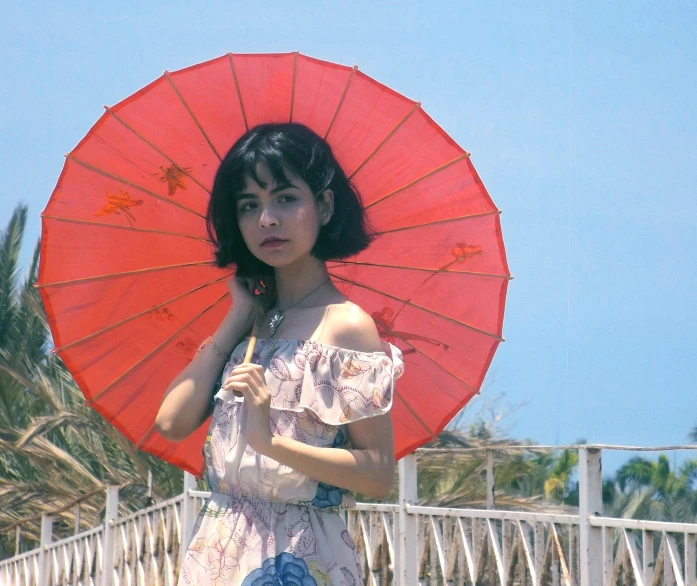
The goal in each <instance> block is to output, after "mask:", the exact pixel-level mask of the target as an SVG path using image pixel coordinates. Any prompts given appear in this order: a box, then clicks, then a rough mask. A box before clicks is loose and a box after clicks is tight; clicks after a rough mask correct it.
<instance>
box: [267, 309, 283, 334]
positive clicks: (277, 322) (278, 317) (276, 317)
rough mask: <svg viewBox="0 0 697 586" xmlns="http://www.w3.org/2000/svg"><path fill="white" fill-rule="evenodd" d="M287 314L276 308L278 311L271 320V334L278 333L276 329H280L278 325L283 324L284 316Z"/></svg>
mask: <svg viewBox="0 0 697 586" xmlns="http://www.w3.org/2000/svg"><path fill="white" fill-rule="evenodd" d="M284 317H285V315H283V314H282V313H281V310H280V309H277V310H276V313H274V314H273V317H272V318H271V321H270V322H269V335H270V336H273V335H274V334H275V333H276V330H277V329H278V326H280V325H281V322H282V321H283V318H284Z"/></svg>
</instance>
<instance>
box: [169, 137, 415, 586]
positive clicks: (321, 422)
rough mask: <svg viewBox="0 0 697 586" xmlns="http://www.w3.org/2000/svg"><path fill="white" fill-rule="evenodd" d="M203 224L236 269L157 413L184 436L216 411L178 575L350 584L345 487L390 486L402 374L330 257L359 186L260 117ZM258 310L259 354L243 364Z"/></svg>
mask: <svg viewBox="0 0 697 586" xmlns="http://www.w3.org/2000/svg"><path fill="white" fill-rule="evenodd" d="M207 221H208V230H209V233H210V235H211V238H212V240H213V242H214V244H215V247H216V252H215V255H216V264H217V265H218V266H219V267H227V266H230V265H233V264H234V265H236V267H237V271H236V277H235V278H233V279H232V280H231V281H230V284H229V286H230V291H231V294H232V297H233V302H232V306H231V309H230V312H229V313H228V315H227V316H226V317H225V319H224V320H223V321H222V323H221V324H220V326H219V328H218V329H217V330H216V332H215V333H214V334H213V335H212V336H211V337H210V338H209V339H208V340H207V341H206V342H204V344H203V345H202V346H201V348H199V351H198V353H197V355H196V357H195V358H194V360H193V361H192V362H191V363H190V364H189V365H188V366H187V367H186V368H185V369H184V370H183V371H182V372H181V373H180V374H179V375H178V376H177V377H176V378H175V379H174V381H172V383H171V385H170V387H169V389H168V390H167V393H166V395H165V397H164V399H163V402H162V405H161V407H160V411H159V413H158V416H157V421H156V425H157V429H158V431H159V432H160V434H162V435H163V436H164V437H165V438H167V439H170V440H173V441H180V440H182V439H184V438H185V437H187V436H188V435H189V434H190V433H191V432H193V431H194V430H195V429H197V428H198V427H199V426H200V425H201V424H202V423H203V422H204V421H205V420H206V419H207V417H208V416H209V415H211V413H212V415H213V417H212V420H211V424H210V429H209V433H208V436H207V439H206V443H205V446H204V456H205V461H206V478H207V482H208V484H209V486H210V490H211V497H210V498H209V499H208V500H207V502H206V503H205V504H204V506H203V507H202V509H201V512H200V513H199V515H198V518H197V520H196V523H195V525H194V530H193V537H192V540H191V543H190V544H189V547H188V550H187V553H186V557H185V559H184V560H183V561H182V565H181V571H180V578H179V584H196V585H206V584H215V585H216V586H222V585H228V584H234V585H237V584H243V585H245V586H247V585H251V584H303V585H305V586H312V585H318V586H323V585H325V584H331V585H333V586H339V585H341V584H346V585H349V586H354V585H357V584H360V583H362V582H363V576H362V570H361V567H360V565H359V563H358V556H357V554H356V548H355V544H354V543H353V541H352V539H351V537H350V536H349V534H348V531H347V530H346V526H345V524H344V522H343V520H342V518H341V516H340V515H339V513H340V512H341V511H342V509H345V508H347V507H351V506H352V505H353V504H355V501H354V499H353V497H352V494H351V493H352V492H360V493H362V494H366V495H370V496H373V497H375V498H384V497H385V496H386V495H387V494H388V493H389V491H390V489H391V487H392V481H393V476H394V451H393V442H392V424H391V420H390V416H389V410H390V408H391V405H392V396H393V390H394V381H395V379H396V378H398V377H399V376H401V374H402V373H403V363H402V354H401V352H400V351H399V349H398V348H396V347H395V346H392V345H391V344H389V343H387V342H384V341H382V340H381V339H380V337H379V335H378V331H377V328H376V326H375V323H374V322H373V319H372V318H371V317H370V316H369V315H368V314H366V313H365V312H364V311H363V310H362V309H361V308H360V307H359V306H357V305H355V304H353V303H352V302H350V301H349V300H348V299H347V297H346V296H344V295H343V294H342V293H341V292H340V291H339V290H338V289H337V288H336V287H335V286H334V285H333V283H332V282H331V280H330V278H329V274H328V271H327V268H326V266H325V261H327V260H337V259H341V258H346V257H348V256H351V255H353V254H356V253H358V252H360V251H361V250H363V249H365V248H366V247H367V246H368V244H369V243H370V241H371V238H372V235H371V234H369V233H368V229H367V227H366V225H367V222H366V219H365V216H364V211H363V208H362V205H361V201H360V197H359V195H358V193H357V192H356V190H355V189H354V187H353V186H352V185H351V183H350V182H349V180H348V179H347V178H346V175H345V174H344V172H343V171H342V169H341V167H340V166H339V164H338V163H337V161H336V160H335V158H334V156H333V154H332V152H331V149H330V148H329V146H328V145H327V143H326V142H325V141H324V140H323V139H321V138H320V137H318V136H317V135H316V134H314V133H313V132H312V131H311V130H309V129H308V128H306V127H304V126H301V125H298V124H264V125H261V126H257V127H256V128H253V129H251V130H250V131H248V132H247V133H246V134H245V135H244V136H242V137H241V138H240V139H239V140H238V141H237V142H236V143H235V145H233V147H232V149H231V150H230V152H229V153H228V154H227V156H226V157H225V159H224V160H223V162H222V163H221V165H220V168H219V169H218V171H217V174H216V177H215V181H214V185H213V190H212V193H211V200H210V205H209V209H208V217H207ZM256 292H261V293H260V294H255V293H256ZM258 313H262V315H263V317H262V318H261V320H260V324H261V325H260V329H259V333H258V340H257V344H256V348H255V351H254V355H253V357H252V361H251V363H250V364H242V362H243V359H244V354H245V351H246V349H247V345H248V335H249V332H250V330H251V328H252V325H253V322H254V319H255V316H256V315H257V314H258ZM221 370H222V375H221V376H220V378H218V375H219V374H220V372H221ZM216 379H218V380H217V381H216ZM221 383H222V384H221ZM327 448H331V449H327Z"/></svg>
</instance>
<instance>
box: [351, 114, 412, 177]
mask: <svg viewBox="0 0 697 586" xmlns="http://www.w3.org/2000/svg"><path fill="white" fill-rule="evenodd" d="M419 108H421V102H414V106H413V107H412V109H411V110H409V112H407V113H406V114H405V115H404V117H403V118H402V119H401V120H400V121H399V122H397V124H396V125H395V127H394V128H393V129H392V130H390V131H389V132H388V133H387V136H385V138H383V139H382V141H380V144H378V146H376V147H375V148H374V149H373V150H372V152H371V153H369V154H368V156H367V157H366V158H365V159H363V162H361V163H360V164H359V165H358V167H356V168H355V169H354V170H353V171H351V174H350V175H348V178H349V179H351V177H353V176H354V175H355V174H356V173H358V171H360V170H361V167H363V165H365V164H366V163H367V162H368V161H369V160H370V158H371V157H372V156H373V155H374V154H375V153H377V152H378V151H379V150H380V148H381V147H382V145H384V144H385V143H386V142H387V141H388V140H389V139H390V137H392V135H393V134H394V133H395V132H397V130H399V127H400V126H402V124H404V123H405V122H406V121H407V120H409V118H410V117H411V115H412V114H413V113H414V112H416V111H417V110H418V109H419Z"/></svg>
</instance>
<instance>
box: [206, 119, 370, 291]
mask: <svg viewBox="0 0 697 586" xmlns="http://www.w3.org/2000/svg"><path fill="white" fill-rule="evenodd" d="M258 163H263V164H265V165H266V166H267V167H268V169H269V172H270V173H271V175H272V176H273V178H274V179H275V180H276V182H277V183H278V184H281V183H285V182H287V181H288V178H287V177H286V174H285V172H284V167H285V168H287V169H289V170H291V171H292V172H293V173H295V174H296V175H297V176H298V177H300V178H302V179H303V181H305V183H307V184H308V186H309V187H310V189H311V191H312V194H313V195H314V197H315V198H317V197H318V196H319V195H321V194H322V193H323V192H324V190H325V189H331V190H332V191H333V192H334V211H333V214H332V217H331V219H330V220H329V222H328V223H327V224H326V225H324V226H320V230H319V234H318V236H317V241H316V242H315V245H314V246H313V248H312V255H313V256H315V257H316V258H318V259H320V260H324V261H327V260H340V259H343V258H346V257H349V256H352V255H354V254H357V253H358V252H360V251H362V250H364V249H365V248H367V247H368V245H369V244H370V242H371V241H372V240H373V238H374V237H375V233H374V229H373V228H372V226H370V224H369V221H368V219H367V217H366V214H365V210H364V208H363V203H362V200H361V196H360V194H359V193H358V190H357V189H356V187H355V186H354V185H353V184H352V183H351V181H350V180H349V178H348V177H347V176H346V173H345V172H344V170H343V169H342V168H341V166H340V165H339V163H338V162H337V160H336V158H335V157H334V154H333V153H332V150H331V147H330V146H329V144H328V143H327V142H326V141H325V140H324V139H323V138H321V137H320V136H318V135H317V134H316V133H315V132H313V131H312V130H310V129H309V128H308V127H307V126H304V125H302V124H297V123H293V122H290V123H279V124H276V123H269V124H260V125H258V126H255V127H254V128H252V129H250V130H248V131H247V132H246V133H245V134H243V135H242V136H241V137H240V138H239V140H237V142H235V144H234V145H232V148H231V149H230V150H229V151H228V153H227V155H225V158H224V159H223V161H222V162H221V163H220V166H219V167H218V170H217V172H216V174H215V179H214V181H213V189H212V191H211V198H210V201H209V204H208V213H207V215H206V227H207V229H208V234H209V236H210V238H211V240H212V241H213V244H214V246H215V264H216V266H218V267H220V268H225V267H228V266H230V265H233V264H235V265H236V274H237V276H239V277H251V276H267V275H273V267H271V266H270V265H268V264H266V263H265V262H262V261H261V260H259V259H258V258H256V257H255V256H254V255H253V254H252V253H251V252H250V251H249V249H248V248H247V245H246V244H245V242H244V240H243V239H242V233H241V232H240V228H239V224H238V221H237V201H236V196H237V194H239V193H241V192H242V190H243V189H244V184H245V178H246V177H247V176H249V177H252V178H253V179H254V180H255V181H256V182H257V183H259V185H261V186H262V187H263V186H264V185H263V182H262V181H261V180H260V179H259V177H258V175H257V172H256V167H257V164H258Z"/></svg>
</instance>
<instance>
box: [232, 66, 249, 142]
mask: <svg viewBox="0 0 697 586" xmlns="http://www.w3.org/2000/svg"><path fill="white" fill-rule="evenodd" d="M227 58H228V61H230V68H231V69H232V79H233V81H234V82H235V89H236V90H237V99H238V100H239V101H240V109H241V110H242V120H243V121H244V129H245V132H246V131H247V130H249V124H247V113H246V112H245V111H244V102H243V101H242V92H241V91H240V84H239V83H237V73H235V64H234V63H233V62H232V53H228V54H227Z"/></svg>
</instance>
